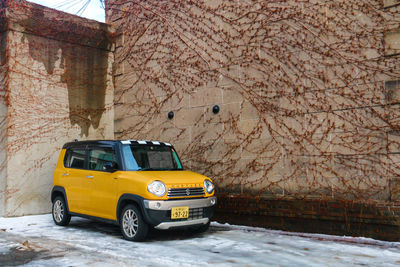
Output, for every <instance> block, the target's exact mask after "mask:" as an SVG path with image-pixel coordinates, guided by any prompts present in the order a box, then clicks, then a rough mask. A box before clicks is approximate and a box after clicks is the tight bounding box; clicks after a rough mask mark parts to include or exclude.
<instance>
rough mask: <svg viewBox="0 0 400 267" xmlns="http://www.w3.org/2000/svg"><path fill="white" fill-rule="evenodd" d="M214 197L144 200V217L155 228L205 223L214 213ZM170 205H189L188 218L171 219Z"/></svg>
mask: <svg viewBox="0 0 400 267" xmlns="http://www.w3.org/2000/svg"><path fill="white" fill-rule="evenodd" d="M216 203H217V198H216V197H208V198H200V199H184V200H166V201H162V200H161V201H160V200H144V201H143V206H144V217H145V220H146V221H147V223H149V224H150V225H152V226H154V227H155V228H157V229H171V228H178V227H188V226H194V225H203V224H207V223H208V222H209V221H210V219H211V217H212V215H213V214H214V207H215V204H216ZM172 207H189V218H187V219H174V220H172V219H171V208H172Z"/></svg>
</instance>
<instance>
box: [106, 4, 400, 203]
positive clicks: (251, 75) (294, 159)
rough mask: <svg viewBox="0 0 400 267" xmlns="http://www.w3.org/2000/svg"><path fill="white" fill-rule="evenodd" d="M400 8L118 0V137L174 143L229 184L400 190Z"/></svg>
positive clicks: (277, 189)
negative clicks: (399, 182)
mask: <svg viewBox="0 0 400 267" xmlns="http://www.w3.org/2000/svg"><path fill="white" fill-rule="evenodd" d="M397 8H398V6H397V2H396V1H395V2H393V1H386V2H383V1H376V0H370V1H361V2H360V1H339V0H338V1H324V0H319V1H303V2H302V3H298V2H297V1H257V2H256V1H219V0H207V1H206V0H205V1H197V2H193V1H152V0H149V1H130V2H124V1H119V0H110V1H107V10H108V11H107V22H108V23H111V24H112V25H113V26H115V28H116V34H117V36H118V40H117V45H116V51H115V72H114V81H115V86H116V91H115V97H114V99H115V100H114V102H115V131H116V132H115V134H116V137H118V138H138V139H161V140H164V141H168V142H171V143H173V144H174V145H175V146H176V148H177V150H178V151H179V152H180V154H181V158H182V159H183V161H184V163H185V165H186V166H187V167H188V168H191V169H193V170H195V171H198V172H201V173H203V174H206V175H209V176H210V177H212V178H214V179H215V181H216V183H217V185H218V191H219V192H220V193H224V194H234V195H235V194H236V195H248V196H249V197H250V198H251V197H252V196H253V197H254V196H257V197H265V198H272V199H282V198H291V199H305V198H311V199H315V198H317V199H318V198H320V199H338V200H346V201H360V202H368V203H377V202H391V201H399V200H400V199H398V198H397V194H395V193H394V192H395V190H393V189H392V188H393V187H397V186H396V183H395V182H392V181H395V179H397V178H392V177H397V176H398V169H399V168H398V162H399V161H398V160H397V158H396V157H397V156H395V154H396V153H397V148H396V146H397V142H398V141H397V139H396V137H395V134H393V133H396V131H397V129H398V128H399V124H398V119H397V118H398V115H399V112H398V99H397V97H396V95H397V87H396V88H395V89H393V90H392V89H389V88H388V86H389V85H388V84H386V85H385V83H386V82H387V81H391V80H396V79H397V77H399V75H400V72H399V64H398V56H397V52H396V51H397V41H396V40H397V37H396V36H397V35H396V36H395V35H393V36H392V33H393V32H396V29H398V28H399V25H400V24H399V23H400V16H399V13H398V12H397ZM393 40H394V41H393ZM214 105H218V106H219V107H220V112H219V113H218V114H214V113H213V112H212V108H213V106H214ZM169 111H173V112H174V114H175V116H174V118H173V119H168V117H167V113H168V112H169Z"/></svg>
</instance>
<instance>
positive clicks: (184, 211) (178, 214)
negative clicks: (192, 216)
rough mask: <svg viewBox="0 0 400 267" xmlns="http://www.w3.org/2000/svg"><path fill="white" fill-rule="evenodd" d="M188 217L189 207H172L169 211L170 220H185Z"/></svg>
mask: <svg viewBox="0 0 400 267" xmlns="http://www.w3.org/2000/svg"><path fill="white" fill-rule="evenodd" d="M188 217H189V207H174V208H172V209H171V219H185V218H188Z"/></svg>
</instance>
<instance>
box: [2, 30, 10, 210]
mask: <svg viewBox="0 0 400 267" xmlns="http://www.w3.org/2000/svg"><path fill="white" fill-rule="evenodd" d="M6 38H7V33H6V32H1V31H0V216H1V215H2V214H4V212H5V190H6V176H7V164H6V163H7V135H6V133H7V121H8V119H7V105H6V96H7V61H6Z"/></svg>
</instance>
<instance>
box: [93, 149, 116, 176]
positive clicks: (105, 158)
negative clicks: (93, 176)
mask: <svg viewBox="0 0 400 267" xmlns="http://www.w3.org/2000/svg"><path fill="white" fill-rule="evenodd" d="M105 163H111V164H113V165H114V166H117V158H116V156H115V151H114V150H113V149H112V148H94V149H90V150H89V170H94V171H105V170H106V168H105V166H104V165H105Z"/></svg>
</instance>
